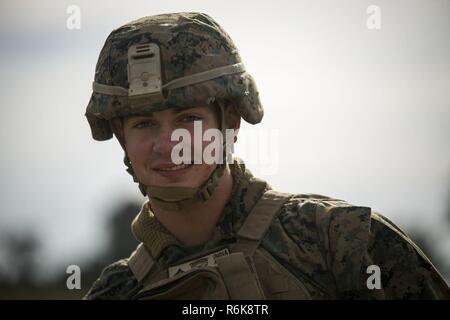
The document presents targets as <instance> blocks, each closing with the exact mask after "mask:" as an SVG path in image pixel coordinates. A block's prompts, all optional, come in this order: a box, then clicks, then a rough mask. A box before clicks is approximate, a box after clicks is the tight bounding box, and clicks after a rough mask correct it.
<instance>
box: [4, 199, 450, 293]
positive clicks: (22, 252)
mask: <svg viewBox="0 0 450 320" xmlns="http://www.w3.org/2000/svg"><path fill="white" fill-rule="evenodd" d="M140 207H141V204H139V203H134V202H126V203H123V204H121V205H120V206H118V207H117V208H116V210H114V211H113V212H112V214H111V215H110V216H109V221H108V222H107V234H108V235H109V241H108V245H107V246H106V249H105V250H104V251H103V253H102V254H100V255H98V256H96V257H95V259H93V260H91V262H88V263H86V264H85V265H83V266H80V267H81V289H80V290H69V289H67V286H66V280H67V277H68V276H69V275H68V274H65V273H62V274H61V276H57V277H55V278H54V279H52V280H50V281H47V282H44V283H42V282H39V281H38V275H37V274H36V272H35V270H37V269H38V255H39V253H40V251H41V249H42V248H41V245H40V242H39V238H38V237H37V236H36V235H35V234H34V233H32V232H29V233H26V234H15V233H12V232H5V231H4V230H3V232H2V233H1V234H0V252H3V257H1V256H0V260H3V262H4V263H1V264H0V299H81V298H82V297H83V296H84V295H85V294H86V293H87V291H88V290H89V288H90V287H91V285H92V283H93V282H94V281H95V280H96V279H97V278H98V276H99V275H100V273H101V271H102V269H103V268H104V267H106V266H107V265H109V264H111V263H112V262H114V261H116V260H119V259H121V258H126V257H128V256H129V255H130V254H131V252H132V251H133V250H134V249H135V248H136V246H137V241H136V240H135V239H134V237H133V235H132V233H131V229H130V225H131V222H132V220H133V219H134V217H135V216H136V214H137V213H138V212H139V210H140ZM444 220H445V223H446V225H447V228H445V230H447V231H448V230H450V194H449V197H448V206H447V212H446V213H445V219H444ZM408 233H409V235H410V236H411V238H412V239H413V240H414V241H415V242H416V243H417V244H418V245H419V247H421V248H422V250H423V251H424V252H425V253H426V254H427V255H428V257H429V258H430V259H431V261H432V262H433V263H434V265H435V266H436V267H437V268H438V270H439V271H440V272H441V273H442V275H443V276H444V277H445V278H446V280H447V283H449V282H450V255H448V254H446V253H444V252H442V250H441V251H439V250H438V249H437V248H438V246H436V243H437V241H440V240H439V239H442V238H445V237H446V236H448V234H446V235H442V234H440V235H439V234H436V233H435V232H434V231H433V232H430V230H423V229H422V230H421V229H418V228H416V229H414V230H409V232H408ZM447 239H448V238H447ZM5 262H6V263H5Z"/></svg>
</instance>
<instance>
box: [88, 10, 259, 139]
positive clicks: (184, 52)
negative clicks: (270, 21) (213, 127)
mask: <svg viewBox="0 0 450 320" xmlns="http://www.w3.org/2000/svg"><path fill="white" fill-rule="evenodd" d="M216 100H228V101H233V102H234V104H235V106H236V108H237V110H238V112H239V113H240V115H241V117H242V118H243V119H244V120H245V121H247V122H249V123H251V124H256V123H258V122H260V121H261V119H262V117H263V108H262V106H261V103H260V101H259V97H258V91H257V88H256V84H255V82H254V80H253V78H252V77H251V76H250V74H248V73H247V72H246V71H245V68H244V66H243V64H242V62H241V58H240V56H239V53H238V50H237V48H236V47H235V45H234V44H233V41H232V40H231V38H230V37H229V35H228V34H227V33H226V32H225V31H224V30H223V29H222V28H221V27H220V26H219V25H218V24H217V23H216V22H215V21H214V20H213V19H212V18H211V17H209V16H208V15H206V14H203V13H172V14H161V15H155V16H149V17H144V18H141V19H139V20H136V21H132V22H130V23H127V24H126V25H124V26H122V27H120V28H118V29H116V30H114V31H112V32H111V34H110V35H109V36H108V38H107V39H106V42H105V44H104V46H103V48H102V50H101V52H100V56H99V59H98V62H97V66H96V70H95V80H94V83H93V93H92V95H91V99H90V101H89V104H88V106H87V109H86V117H87V119H88V121H89V125H90V127H91V131H92V136H93V138H94V139H95V140H107V139H110V138H111V137H112V136H113V130H112V127H111V121H110V120H111V119H113V118H115V117H123V116H127V115H146V114H149V113H151V112H153V111H160V110H163V109H167V108H183V107H192V106H202V105H207V104H209V103H212V102H214V101H216Z"/></svg>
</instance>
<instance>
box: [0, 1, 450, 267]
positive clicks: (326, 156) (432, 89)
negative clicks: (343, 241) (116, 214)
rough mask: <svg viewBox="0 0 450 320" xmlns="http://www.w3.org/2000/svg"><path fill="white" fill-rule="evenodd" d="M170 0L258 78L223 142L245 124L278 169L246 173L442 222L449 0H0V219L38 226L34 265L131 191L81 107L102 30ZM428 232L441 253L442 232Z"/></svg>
mask: <svg viewBox="0 0 450 320" xmlns="http://www.w3.org/2000/svg"><path fill="white" fill-rule="evenodd" d="M130 3H132V6H130ZM69 5H77V6H79V8H80V9H81V28H80V29H79V30H77V29H75V30H69V29H68V28H67V27H66V20H67V19H68V17H69V14H68V13H67V12H66V10H67V7H68V6H69ZM369 5H377V6H378V7H379V8H380V9H381V29H379V30H369V29H368V28H367V26H366V21H367V19H368V17H369V15H368V14H367V13H366V9H367V7H368V6H369ZM179 11H202V12H205V13H208V14H209V15H211V16H212V17H213V18H214V19H216V21H218V22H219V23H220V24H221V25H222V26H223V27H224V28H225V30H227V32H228V33H229V34H230V36H231V37H232V38H233V40H234V42H235V44H236V45H237V47H238V48H239V49H240V53H241V56H242V59H243V62H244V63H245V65H246V68H247V70H248V71H249V72H250V73H251V74H252V75H253V77H254V78H255V79H256V82H257V85H258V88H259V91H260V96H261V100H262V102H263V105H264V107H265V118H264V120H263V122H262V123H261V124H260V125H259V126H258V129H256V128H251V126H249V125H246V124H244V125H243V128H242V130H241V139H240V141H238V145H237V151H238V152H239V148H240V149H241V153H242V154H247V155H249V154H253V153H252V152H249V150H248V149H247V148H246V146H248V145H251V144H249V143H247V144H245V142H246V135H247V136H249V135H250V134H251V132H255V131H254V130H260V131H256V132H263V133H266V134H267V133H268V132H276V133H277V134H278V138H279V139H278V140H276V141H275V142H274V143H273V144H272V146H271V148H272V149H271V153H270V155H271V156H272V157H271V158H270V159H271V160H273V161H274V162H273V163H272V165H273V166H274V168H275V169H276V170H275V171H272V172H268V171H267V170H266V169H267V168H265V166H266V165H267V164H266V165H264V164H261V163H249V164H248V166H249V167H250V168H251V169H252V170H253V172H254V173H255V174H256V175H259V176H261V177H263V178H265V179H267V180H268V181H269V182H270V183H271V184H272V186H273V187H274V188H276V189H279V190H280V191H287V192H296V193H319V194H324V195H328V196H332V197H337V198H341V199H345V200H347V201H349V202H351V203H354V204H357V205H365V206H371V207H372V208H374V209H375V210H377V211H379V212H381V213H382V214H384V215H386V216H388V217H389V218H390V219H392V220H394V222H396V223H397V224H399V225H400V226H401V227H404V228H405V229H408V228H413V227H414V226H416V228H419V229H421V230H423V231H424V232H429V233H430V234H431V233H433V234H434V233H436V231H437V230H438V231H439V230H440V232H441V233H442V232H445V230H444V231H442V228H443V227H442V221H443V215H444V212H445V210H446V209H448V206H450V203H449V201H448V199H449V198H450V143H449V140H450V139H449V137H450V41H449V39H450V38H449V32H450V1H438V0H434V1H411V0H408V1H363V0H355V1H332V0H329V1H317V0H315V1H284V0H277V1H226V2H224V1H215V0H208V1H187V0H183V1H133V2H130V1H123V2H119V1H110V0H109V1H95V2H94V1H43V0H37V1H12V0H2V1H1V2H0V16H1V19H0V46H1V59H0V70H1V72H0V90H1V95H0V118H1V119H2V125H1V126H0V143H1V158H0V170H1V171H0V176H1V180H0V230H9V231H15V230H17V232H19V231H25V230H31V229H32V230H35V231H37V232H38V234H39V235H40V236H42V237H43V241H44V248H45V252H44V254H43V255H42V256H41V261H42V264H43V265H45V264H46V263H48V264H53V263H65V262H68V263H73V264H77V259H80V257H81V256H82V255H88V254H90V253H94V252H96V250H99V248H100V247H101V245H103V243H104V242H103V241H104V234H103V226H104V225H103V223H104V221H105V218H106V216H107V215H108V212H110V210H111V208H113V207H114V206H115V205H117V204H118V203H119V202H120V201H122V200H125V199H137V200H138V201H143V198H142V197H140V193H139V191H138V189H137V186H136V185H135V184H134V183H133V182H132V179H131V177H130V176H129V175H128V174H127V173H126V172H125V168H124V166H123V164H122V157H123V153H122V150H121V148H120V146H119V144H118V143H117V142H116V141H114V140H111V141H108V142H96V141H94V140H92V138H91V133H90V129H89V126H88V124H87V121H86V120H85V118H84V112H85V108H86V105H87V102H88V100H89V97H90V94H91V83H92V81H93V78H94V70H95V64H96V61H97V58H98V54H99V52H100V49H101V48H102V46H103V43H104V41H105V39H106V37H107V36H108V34H109V33H110V32H111V30H112V29H114V28H117V27H119V26H121V25H123V24H125V23H127V22H129V21H131V20H134V19H137V18H140V17H142V16H147V15H153V14H158V13H167V12H179ZM252 130H253V131H252ZM271 130H272V131H271ZM240 142H241V143H242V144H241V147H240V145H239V143H240ZM244 160H245V157H244ZM269 171H270V170H269ZM0 232H1V231H0ZM436 245H437V246H439V247H440V248H441V250H447V252H450V237H449V236H447V237H443V238H440V239H439V241H438V242H436ZM58 272H59V271H58ZM61 272H63V273H64V272H65V270H61Z"/></svg>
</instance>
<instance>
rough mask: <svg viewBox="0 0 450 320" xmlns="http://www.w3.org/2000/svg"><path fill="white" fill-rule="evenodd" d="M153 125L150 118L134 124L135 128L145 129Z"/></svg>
mask: <svg viewBox="0 0 450 320" xmlns="http://www.w3.org/2000/svg"><path fill="white" fill-rule="evenodd" d="M152 126H153V123H152V122H151V121H149V120H144V121H141V122H138V123H137V124H135V125H134V126H133V128H136V129H143V128H150V127H152Z"/></svg>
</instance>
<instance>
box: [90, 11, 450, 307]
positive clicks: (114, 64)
mask: <svg viewBox="0 0 450 320" xmlns="http://www.w3.org/2000/svg"><path fill="white" fill-rule="evenodd" d="M127 70H128V71H127ZM93 91H94V92H93V93H92V96H91V99H90V102H89V105H88V107H87V110H86V117H87V119H88V121H89V124H90V126H91V130H92V135H93V137H94V139H96V140H107V139H110V138H112V136H113V133H114V135H116V137H117V138H118V140H119V142H120V143H121V144H122V147H123V148H124V150H125V146H124V143H123V137H121V132H120V128H119V124H120V121H119V122H118V121H116V120H117V119H118V118H121V117H124V116H128V115H136V114H141V115H148V114H151V113H152V112H156V111H161V110H165V109H168V108H182V107H192V106H205V105H209V104H212V103H217V104H218V107H219V110H220V111H221V125H220V129H221V130H224V129H225V127H224V116H223V115H224V113H223V112H224V108H225V107H224V106H225V105H226V103H225V102H232V103H233V104H234V106H235V107H236V110H237V111H238V112H239V115H240V116H241V117H242V118H243V119H244V120H245V121H247V122H249V123H251V124H256V123H258V122H260V121H261V119H262V117H263V109H262V105H261V103H260V101H259V96H258V91H257V89H256V84H255V82H254V80H253V78H252V77H251V76H250V75H249V74H248V73H247V72H246V71H245V68H244V67H243V64H242V62H241V58H240V56H239V54H238V50H237V48H236V47H235V46H234V44H233V42H232V41H231V38H230V37H229V36H228V34H227V33H226V32H225V31H224V30H223V29H222V28H221V27H220V26H219V25H218V24H217V23H216V22H215V21H214V20H213V19H212V18H211V17H209V16H207V15H205V14H200V13H178V14H167V15H158V16H153V17H145V18H142V19H139V20H137V21H133V22H130V23H129V24H127V25H125V26H123V27H120V28H118V29H116V30H114V31H113V32H112V33H111V34H110V36H109V37H108V39H107V41H106V42H105V45H104V47H103V49H102V52H101V53H100V57H99V60H98V63H97V67H96V75H95V81H94V84H93ZM125 151H126V150H125ZM125 164H126V165H127V166H128V172H129V173H130V174H132V175H133V178H134V181H135V182H138V183H139V185H140V189H141V191H142V192H143V194H147V195H148V196H149V198H150V199H152V205H156V204H157V205H158V206H163V205H164V206H166V205H167V206H169V205H170V206H173V208H178V209H180V208H182V207H183V206H188V205H190V204H191V203H192V202H193V201H197V202H198V201H207V200H208V199H209V197H210V196H211V194H212V193H213V192H214V188H215V187H216V186H217V183H218V178H219V177H220V175H221V173H222V172H223V167H224V165H222V164H220V165H218V166H217V168H216V169H214V172H215V173H213V174H212V175H211V176H210V178H208V180H207V181H206V182H205V183H204V184H203V185H202V186H201V187H199V188H198V189H195V190H188V191H189V194H190V195H192V197H190V198H188V199H185V198H182V197H181V196H180V197H176V199H175V198H173V197H165V194H169V190H167V189H164V187H160V186H144V185H143V184H141V183H140V182H139V181H138V179H137V177H136V175H135V174H134V171H133V168H132V166H131V163H130V161H129V159H128V158H127V155H126V157H125ZM219 167H221V169H218V168H219ZM230 168H231V171H232V175H233V180H234V187H233V190H232V194H231V198H230V200H229V202H228V203H227V205H226V206H225V208H224V209H223V212H222V213H221V216H220V219H219V221H218V223H217V225H216V229H215V232H214V234H213V236H212V237H211V239H210V240H208V241H207V242H206V243H204V244H203V245H200V246H197V247H190V248H187V247H183V246H182V245H181V244H180V243H179V242H178V241H177V240H176V239H175V238H174V236H173V235H171V234H170V232H169V231H167V230H166V229H165V228H164V227H163V226H162V225H161V224H160V223H159V222H158V221H157V220H156V219H155V217H154V216H153V214H152V212H151V211H150V210H149V205H148V203H146V204H144V205H143V207H142V210H141V212H140V213H139V215H138V216H137V218H136V219H135V221H134V222H133V232H134V234H135V236H136V238H137V239H138V240H139V241H140V242H141V243H143V246H140V247H139V248H141V249H142V250H143V251H142V250H141V249H138V250H141V251H136V252H147V255H149V256H150V257H151V259H152V260H151V262H152V264H151V265H152V266H154V265H158V266H161V268H162V271H163V272H159V273H158V275H162V276H164V275H165V273H167V272H166V271H167V268H168V267H170V266H174V265H177V264H179V262H182V261H185V260H186V259H187V257H191V256H192V255H195V254H196V253H206V252H210V251H212V250H213V249H216V248H223V247H230V248H233V247H234V248H236V246H235V244H236V243H237V244H240V240H241V235H242V229H245V226H248V225H249V223H248V221H251V222H255V223H254V224H253V226H254V228H256V229H257V228H259V227H261V225H262V223H260V222H261V221H263V220H261V221H259V220H255V221H254V220H252V217H255V214H256V213H255V212H257V213H258V212H259V213H260V212H262V211H261V210H259V211H258V209H259V208H263V209H262V210H265V208H267V212H268V211H270V210H271V212H270V214H271V215H270V219H268V218H267V217H268V216H262V217H263V218H265V220H264V227H267V229H264V232H262V233H259V238H258V241H260V242H258V247H257V254H255V255H254V256H253V255H247V256H245V259H247V258H249V257H250V260H251V258H252V257H254V261H253V262H254V265H253V266H252V263H251V261H250V262H249V264H248V265H247V266H246V267H247V268H248V270H250V271H252V273H249V274H250V275H251V276H252V277H254V280H255V281H254V283H256V284H257V286H255V287H254V288H256V289H257V290H258V293H260V294H261V297H262V298H269V299H289V298H305V299H308V298H312V299H339V298H358V299H385V298H387V299H421V298H422V299H444V298H450V293H449V288H448V286H447V285H446V284H445V282H444V280H443V279H442V277H441V276H440V275H439V273H438V272H437V270H436V269H435V268H434V267H433V265H432V264H431V263H430V262H429V260H428V259H427V258H426V257H425V255H424V254H423V253H422V252H421V251H420V249H418V248H417V246H416V245H415V244H414V243H413V242H412V241H411V240H410V239H409V238H408V237H407V236H406V235H405V234H404V233H403V232H402V231H401V230H400V229H399V228H397V227H396V226H395V225H394V224H393V223H392V222H390V221H389V220H388V219H386V218H385V217H383V216H381V215H380V214H377V213H375V212H373V211H371V209H370V208H367V207H360V206H353V205H351V204H349V203H347V202H345V201H342V200H337V199H332V198H328V197H325V196H320V195H314V194H297V195H283V196H281V195H280V197H279V199H278V200H277V198H276V195H275V198H273V199H272V200H273V201H274V202H272V203H271V202H270V201H269V202H265V201H266V200H267V195H273V194H274V192H272V191H270V187H269V185H268V184H267V183H266V182H264V181H262V180H259V179H257V178H254V177H253V176H252V175H251V173H250V172H249V171H248V170H247V169H246V168H245V166H244V164H243V163H235V164H233V165H230ZM216 173H217V174H216ZM150 187H151V188H150ZM166 188H169V187H166ZM191 189H194V188H191ZM172 191H175V192H172V195H174V194H177V195H181V194H182V193H185V192H184V191H186V190H172ZM181 191H183V192H181ZM283 197H284V198H283ZM169 198H170V199H169ZM171 199H175V201H172V202H170V201H169V200H171ZM280 199H281V200H283V201H284V202H277V201H279V200H280ZM274 203H279V206H278V205H277V206H274V205H273V204H274ZM262 204H263V205H262ZM270 208H271V209H270ZM256 217H258V216H257V215H256ZM253 243H255V242H253ZM241 244H242V243H241ZM247 244H248V243H247ZM242 248H243V247H241V249H242ZM231 252H232V253H231V254H229V255H228V256H229V257H228V258H230V260H228V263H229V264H228V266H232V264H230V261H237V260H232V259H231V258H233V259H234V258H236V257H244V254H245V253H246V252H245V251H242V252H239V251H238V252H233V249H231ZM242 253H244V254H242ZM239 254H241V255H239ZM136 257H138V255H137V254H133V255H132V256H131V257H130V258H129V259H123V260H120V261H117V262H115V263H113V264H112V265H110V266H108V267H107V268H106V269H105V270H104V271H103V273H102V274H101V276H100V278H99V279H98V280H97V281H96V282H95V283H94V285H93V287H92V288H91V289H90V291H89V292H88V294H87V295H86V297H85V298H86V299H131V298H136V295H137V294H138V293H140V292H142V290H145V288H146V287H147V285H146V284H145V283H144V284H143V282H142V280H143V278H142V279H140V278H141V277H140V275H139V274H140V273H139V272H136V270H137V269H136V268H135V267H136V264H135V261H137V260H136V259H137V258H136ZM222 258H224V257H218V259H216V262H218V261H221V262H220V263H224V261H226V259H222ZM247 260H249V259H247ZM155 261H156V262H157V263H156V264H154V262H155ZM147 265H148V264H147ZM242 265H243V264H241V265H240V266H242ZM373 265H376V266H378V267H379V268H380V271H381V288H380V289H369V288H368V286H367V284H366V281H367V279H368V277H369V274H367V272H366V270H367V268H368V267H369V266H373ZM141 266H144V267H145V266H146V264H145V263H143V264H142V263H141ZM221 266H224V265H223V264H222V265H219V269H220V267H221ZM244 267H245V266H244ZM206 269H207V268H206ZM208 270H209V269H208ZM242 270H244V269H242ZM242 270H241V271H242ZM255 270H256V272H254V271H255ZM196 271H197V270H194V272H191V273H189V272H186V274H194V273H195V272H196ZM169 272H170V271H169ZM199 272H202V271H199ZM205 272H206V271H205ZM153 274H156V273H153ZM153 274H149V275H148V276H147V279H148V278H149V277H151V276H152V275H153ZM230 274H233V272H229V273H228V274H224V276H223V279H225V278H226V277H228V276H229V275H230ZM242 274H244V273H242ZM181 275H183V273H181ZM166 277H167V275H166ZM168 277H169V278H170V274H169V275H168ZM220 277H221V276H219V278H220ZM258 277H259V278H258ZM175 278H176V276H175ZM191 279H192V278H191ZM194 279H197V278H194ZM242 279H243V280H246V278H245V277H243V278H241V280H242ZM159 280H162V281H164V279H161V278H159ZM225 280H226V281H228V280H229V279H225ZM259 280H260V281H259ZM191 281H192V280H191ZM237 282H238V281H235V282H234V284H236V283H237ZM258 283H259V284H258ZM150 284H152V283H150ZM237 284H238V285H240V283H237ZM196 285H197V286H198V283H196ZM143 287H144V288H143ZM236 287H237V286H235V287H234V289H236ZM231 288H233V286H227V287H226V290H225V291H227V290H228V291H229V292H231V291H232V289H231ZM185 292H187V293H188V297H189V294H191V291H189V290H187V291H185ZM235 292H236V291H235ZM255 292H256V291H255ZM233 294H234V293H233ZM230 296H231V297H233V295H230Z"/></svg>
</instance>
